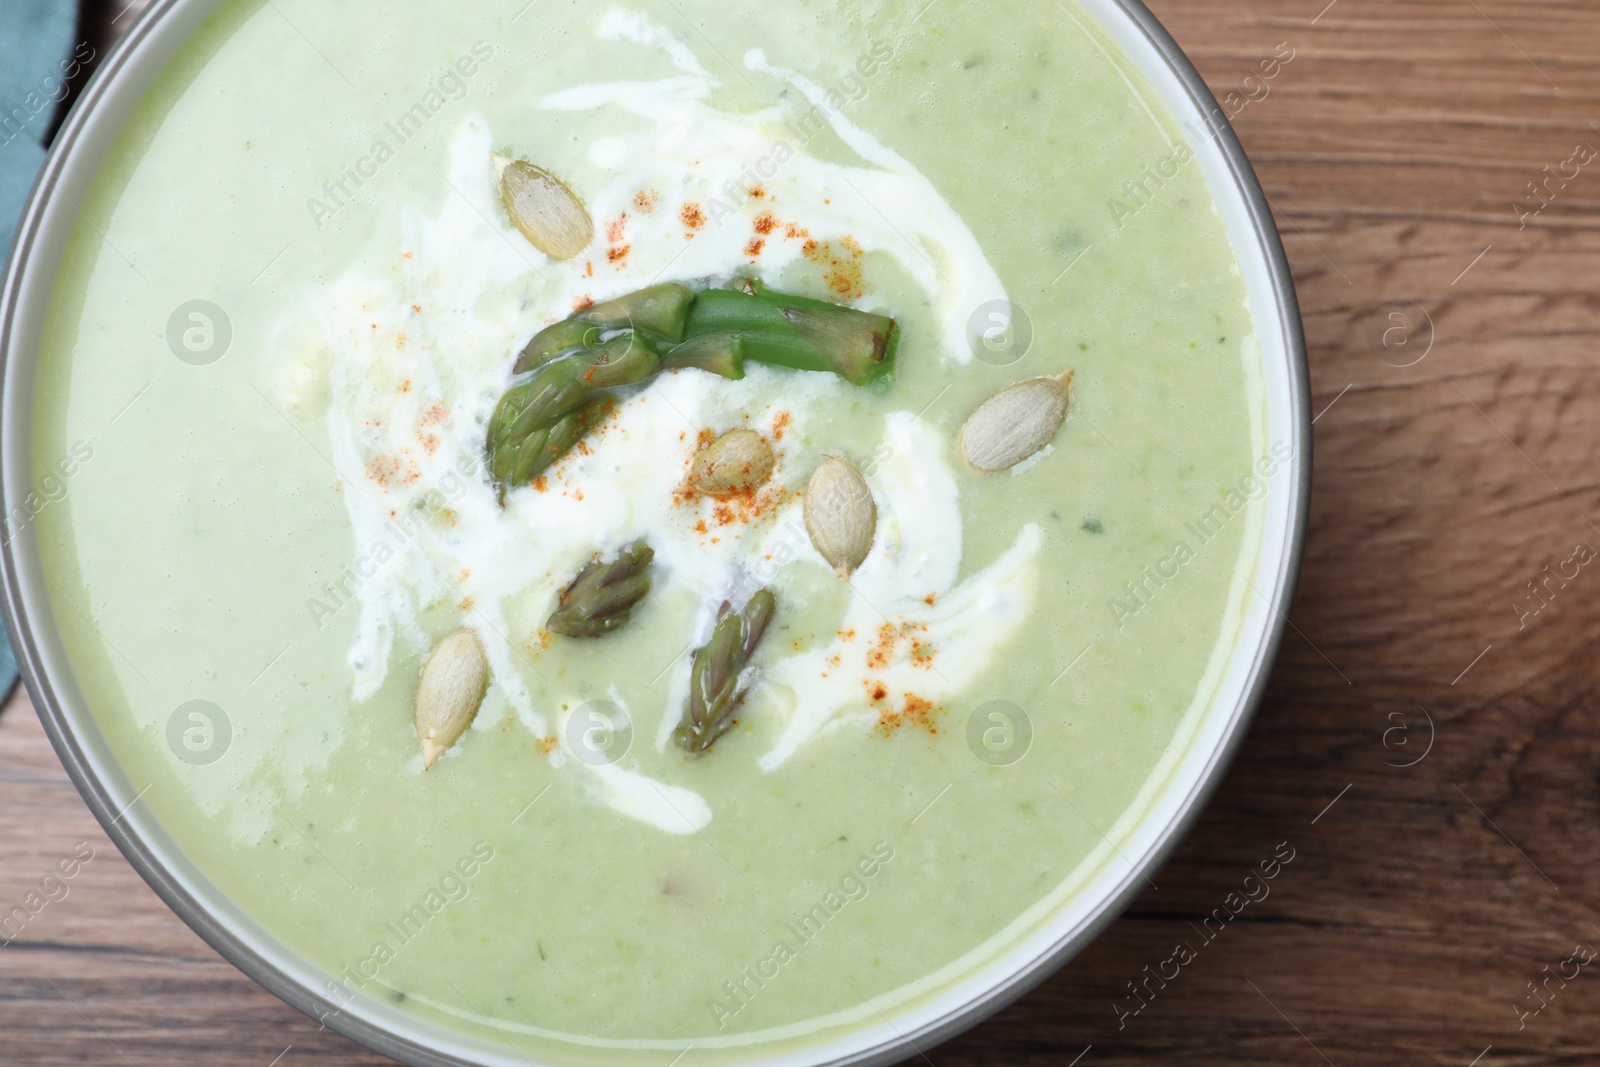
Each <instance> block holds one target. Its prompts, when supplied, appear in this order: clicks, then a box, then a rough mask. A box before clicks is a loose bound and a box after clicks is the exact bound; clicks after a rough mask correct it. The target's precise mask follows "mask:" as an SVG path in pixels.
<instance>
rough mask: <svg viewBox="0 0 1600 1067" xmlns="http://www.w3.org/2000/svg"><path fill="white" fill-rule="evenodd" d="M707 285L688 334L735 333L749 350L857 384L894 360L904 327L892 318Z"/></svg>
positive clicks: (760, 359)
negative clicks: (900, 328) (710, 287)
mask: <svg viewBox="0 0 1600 1067" xmlns="http://www.w3.org/2000/svg"><path fill="white" fill-rule="evenodd" d="M751 288H754V289H755V292H753V293H752V292H745V291H743V290H738V289H708V290H706V291H705V292H703V293H701V294H700V295H699V297H698V298H696V300H695V302H694V306H693V307H692V308H690V309H689V322H688V326H687V329H686V336H687V337H689V338H697V337H710V336H723V335H732V336H736V337H740V338H742V339H743V340H744V356H745V358H746V359H753V360H755V361H756V362H757V363H772V364H775V365H777V366H780V367H792V368H794V369H795V370H809V371H831V372H832V373H834V374H837V375H838V376H839V377H841V378H843V379H844V380H845V381H847V382H849V383H851V384H852V385H866V384H867V383H868V382H872V381H876V380H877V379H878V378H881V377H883V375H884V374H886V373H887V372H888V371H889V369H890V368H891V367H892V366H893V365H894V350H895V347H896V342H897V341H898V339H899V338H898V335H899V330H898V328H897V326H896V323H895V321H894V320H893V319H891V318H887V317H886V316H883V315H870V314H868V313H867V312H865V311H856V310H854V309H852V308H845V307H839V306H837V305H834V304H829V303H825V302H824V301H821V300H810V299H808V298H806V297H796V296H785V295H783V294H782V293H773V292H770V291H767V290H764V289H761V288H759V287H757V286H752V287H751Z"/></svg>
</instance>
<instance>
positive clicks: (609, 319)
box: [512, 282, 694, 374]
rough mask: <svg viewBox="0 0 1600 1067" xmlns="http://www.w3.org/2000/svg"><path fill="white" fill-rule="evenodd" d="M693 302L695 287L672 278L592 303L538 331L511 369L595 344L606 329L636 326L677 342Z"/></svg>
mask: <svg viewBox="0 0 1600 1067" xmlns="http://www.w3.org/2000/svg"><path fill="white" fill-rule="evenodd" d="M693 302H694V290H692V289H690V288H689V287H688V286H687V285H678V284H675V283H671V282H669V283H668V284H666V285H652V286H651V287H650V288H648V289H640V290H639V291H638V292H636V293H629V294H628V295H627V296H619V297H618V298H617V299H615V300H607V301H604V302H603V303H599V304H593V305H591V306H589V307H587V308H585V309H584V310H582V311H580V312H578V313H577V314H576V315H573V316H572V317H571V318H569V319H564V320H562V321H561V322H558V323H556V324H555V325H554V326H547V327H545V328H544V329H543V330H540V331H539V332H538V333H537V334H535V335H534V338H533V340H531V341H529V342H528V345H527V347H526V348H524V349H523V350H522V354H521V355H520V356H518V357H517V363H516V366H515V367H513V368H512V373H513V374H522V373H523V372H525V371H530V370H532V369H534V368H535V367H537V366H539V365H540V364H543V363H548V362H550V361H551V360H553V359H557V358H559V357H561V356H563V355H566V354H569V353H571V352H572V351H573V350H575V349H581V348H594V347H596V346H597V345H598V344H599V339H600V336H601V333H602V331H603V330H633V331H636V332H643V333H644V334H645V335H646V336H647V337H652V336H653V337H654V338H656V339H658V343H662V342H664V343H666V344H668V345H671V344H676V343H677V342H679V341H682V340H683V330H684V324H685V320H686V319H687V318H688V315H689V305H690V304H692V303H693Z"/></svg>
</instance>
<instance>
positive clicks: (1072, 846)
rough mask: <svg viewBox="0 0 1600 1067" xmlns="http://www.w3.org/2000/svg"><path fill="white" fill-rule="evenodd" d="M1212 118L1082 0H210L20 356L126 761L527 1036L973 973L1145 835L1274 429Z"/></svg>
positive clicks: (845, 1022)
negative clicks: (1165, 86) (1133, 836)
mask: <svg viewBox="0 0 1600 1067" xmlns="http://www.w3.org/2000/svg"><path fill="white" fill-rule="evenodd" d="M1192 136H1193V135H1192V134H1191V132H1189V131H1185V130H1183V129H1181V128H1180V127H1179V126H1178V124H1177V123H1176V122H1174V121H1172V120H1171V118H1170V117H1169V116H1168V115H1167V114H1166V113H1165V112H1164V111H1163V110H1162V107H1161V105H1160V103H1159V101H1158V100H1157V98H1156V97H1155V95H1154V93H1153V91H1152V90H1151V89H1150V88H1149V87H1148V85H1147V84H1146V83H1145V82H1144V81H1143V80H1142V79H1141V77H1140V76H1139V75H1138V74H1137V73H1136V72H1135V71H1134V70H1133V69H1132V68H1131V66H1130V65H1129V64H1128V63H1127V62H1126V60H1124V59H1123V58H1121V57H1120V56H1119V55H1118V54H1117V53H1116V52H1115V50H1114V49H1113V48H1111V46H1110V45H1109V44H1108V43H1107V41H1106V40H1105V39H1104V38H1103V37H1102V36H1101V35H1100V33H1099V31H1098V30H1096V29H1095V28H1094V27H1093V25H1092V23H1091V22H1090V21H1089V19H1088V17H1087V16H1085V15H1082V14H1081V13H1078V12H1076V11H1074V10H1069V9H1067V8H1064V7H1061V6H1059V5H1056V4H1033V3H1025V2H1008V3H993V4H987V5H972V4H948V3H947V4H934V5H924V4H923V3H921V2H905V3H902V2H899V0H883V2H877V3H874V2H866V3H852V4H843V3H836V2H833V0H820V2H817V0H807V2H801V0H784V2H782V3H772V4H763V5H759V6H755V5H749V6H733V7H730V6H728V5H712V4H706V3H700V2H698V0H694V2H680V3H674V2H672V0H629V2H628V3H627V4H625V5H624V6H617V7H606V6H603V5H602V6H597V5H590V4H573V3H556V2H553V0H534V2H533V3H531V4H526V5H525V0H509V2H506V3H500V2H493V3H488V4H481V5H460V4H449V5H447V4H442V3H433V2H429V0H416V2H413V3H411V4H408V5H404V11H403V13H402V15H401V17H399V18H396V17H395V10H394V8H393V5H381V4H378V3H376V2H374V0H350V2H346V3H340V4H319V3H312V2H310V0H276V2H274V3H270V4H266V5H263V4H260V3H256V2H243V0H241V2H225V3H221V4H219V5H217V6H216V8H215V9H214V11H213V12H212V13H211V14H210V15H209V17H208V19H207V20H206V21H205V22H204V23H203V24H202V26H201V27H200V29H199V31H198V32H197V33H196V34H195V35H194V36H193V37H192V38H191V39H190V40H189V41H188V42H187V43H186V44H185V45H184V46H183V47H182V48H181V50H180V51H179V52H178V54H177V56H176V58H175V60H174V61H173V62H172V63H171V65H170V66H169V67H168V68H167V69H166V71H165V72H164V73H163V74H162V76H161V77H160V79H159V80H158V81H157V83H156V84H155V86H154V88H153V89H152V90H151V91H150V92H149V93H148V94H147V95H146V97H145V98H144V99H143V101H142V102H141V103H140V105H139V106H138V108H137V109H136V111H135V112H134V114H133V117H132V119H131V120H130V121H129V122H128V124H127V125H126V127H125V129H124V130H123V132H122V133H121V135H120V137H119V139H118V140H117V141H116V142H115V144H114V146H113V148H112V150H111V153H110V156H109V158H108V160H107V162H106V164H105V165H104V167H103V170H102V172H101V175H100V178H99V180H98V183H97V185H96V187H95V188H94V189H93V192H92V195H90V196H89V197H87V198H86V199H85V200H84V201H83V202H82V204H81V205H80V206H81V211H82V223H81V225H80V226H79V227H78V229H77V231H76V233H75V235H74V237H73V239H72V241H71V244H70V247H69V250H68V254H67V256H66V259H65V263H64V266H63V267H62V269H61V271H60V275H59V279H58V282H57V285H56V289H55V294H54V298H53V304H52V308H51V312H50V317H49V321H48V325H47V330H46V336H45V341H44V345H43V350H42V353H41V357H40V367H39V373H38V379H37V387H36V389H37V394H36V410H37V413H38V414H37V425H36V429H35V432H34V437H33V447H34V456H35V468H36V470H37V473H38V477H39V479H40V484H41V486H42V487H43V488H41V493H40V499H39V504H40V506H39V507H38V508H37V509H36V512H37V514H36V515H35V516H33V517H32V518H31V530H32V535H34V536H36V537H37V539H38V544H39V548H40V551H41V553H42V556H43V561H44V565H45V568H46V571H47V573H48V575H49V578H50V588H51V590H52V603H53V606H54V613H55V614H54V624H55V626H56V627H57V628H58V629H59V632H60V635H61V638H62V641H63V643H64V646H65V648H66V649H67V651H68V654H69V657H70V660H71V664H72V668H73V670H74V672H75V674H76V678H77V680H78V683H79V685H80V687H81V690H82V692H83V694H84V695H85V697H86V699H87V702H88V703H89V705H90V706H91V707H92V711H93V715H94V716H95V720H96V722H97V724H98V726H99V728H100V729H101V730H103V732H104V734H105V736H106V737H107V738H108V740H109V744H110V746H111V748H112V750H113V751H114V752H115V754H116V757H117V759H118V760H119V761H120V764H121V767H122V769H123V772H124V773H125V775H126V778H127V780H128V782H129V783H130V785H131V787H132V789H133V790H136V791H141V792H139V800H138V804H139V805H140V811H141V812H144V813H147V814H148V815H149V816H150V817H152V818H154V819H156V820H157V821H159V823H160V825H161V826H162V827H163V828H164V830H165V831H166V832H167V833H168V834H170V836H171V837H172V838H173V839H174V840H175V841H176V842H177V843H178V844H179V846H181V848H182V849H183V851H184V852H185V854H186V855H187V856H188V857H189V859H190V860H191V861H192V863H193V865H194V868H195V870H196V872H197V874H198V876H199V877H200V878H202V879H203V880H205V881H206V882H209V883H210V884H212V885H214V886H215V887H216V888H217V890H218V891H219V892H220V893H222V894H224V895H225V896H226V897H227V898H229V899H230V900H231V901H233V902H235V903H236V904H237V907H238V908H239V909H240V910H241V911H242V912H243V913H245V914H246V915H247V916H248V917H249V919H250V920H251V921H252V922H253V923H254V924H256V925H257V926H258V927H259V928H260V930H261V931H262V932H263V935H262V936H264V937H267V938H269V939H271V940H274V941H276V942H279V943H281V944H282V945H283V946H285V947H286V948H287V949H288V950H289V951H291V952H293V953H295V954H297V955H298V956H301V957H303V958H304V959H306V960H308V961H309V962H310V964H312V965H313V966H315V967H316V968H317V969H318V970H319V972H320V978H319V992H320V993H321V995H322V996H323V997H324V998H325V999H326V1000H327V1003H328V1007H327V1009H326V1012H325V1017H326V1018H327V1019H329V1020H330V1021H332V1022H334V1023H336V1024H337V1022H338V1021H339V1019H340V1018H341V1017H343V1016H346V1015H349V1016H355V1015H364V1016H366V1017H369V1018H373V1017H389V1018H392V1017H395V1016H396V1015H398V1016H400V1017H402V1018H404V1019H408V1020H410V1021H411V1022H410V1024H409V1025H415V1026H418V1027H421V1028H422V1031H421V1032H432V1033H435V1034H440V1035H443V1034H454V1035H457V1037H459V1038H460V1039H462V1040H466V1041H469V1042H478V1046H477V1047H479V1048H481V1049H484V1050H487V1051H484V1052H483V1053H482V1055H484V1056H487V1057H493V1056H500V1057H502V1058H506V1059H508V1060H509V1059H516V1060H519V1061H520V1059H521V1058H522V1057H527V1058H528V1059H530V1060H531V1061H534V1062H562V1063H567V1062H571V1063H579V1062H595V1063H599V1062H606V1063H619V1062H627V1063H635V1062H636V1063H640V1064H659V1063H664V1062H666V1061H667V1060H669V1059H671V1058H672V1056H673V1055H676V1054H678V1053H680V1052H683V1050H685V1049H687V1050H688V1051H687V1052H683V1055H684V1058H683V1059H682V1060H681V1061H678V1062H682V1063H684V1064H697V1063H722V1062H730V1061H733V1060H738V1059H748V1058H749V1057H751V1056H752V1055H755V1054H757V1053H759V1054H763V1055H764V1054H773V1053H776V1052H779V1051H783V1050H790V1049H794V1048H797V1047H801V1046H804V1045H809V1044H813V1043H817V1042H821V1041H826V1040H835V1039H839V1038H841V1037H844V1036H847V1035H849V1034H851V1033H855V1032H859V1031H861V1030H863V1029H865V1028H867V1027H870V1026H875V1025H879V1024H880V1023H881V1022H882V1021H883V1020H884V1019H894V1018H896V1017H899V1016H901V1015H902V1014H904V1013H906V1012H909V1011H912V1010H914V1009H915V1008H916V1007H917V1006H918V1005H924V1004H927V1003H928V1002H929V1001H930V998H934V997H936V996H938V995H939V994H940V993H941V992H942V991H946V990H948V989H950V988H951V987H952V985H953V984H954V983H957V982H959V981H960V980H962V979H963V978H965V977H968V976H970V975H972V974H974V973H975V972H976V971H977V970H978V969H980V968H981V967H983V966H984V965H985V963H986V962H989V961H992V960H994V959H995V958H997V956H998V955H999V954H1000V953H1002V952H1004V951H1006V950H1007V949H1009V948H1011V947H1013V946H1016V945H1017V944H1018V943H1019V942H1021V941H1022V940H1023V939H1025V938H1026V937H1027V936H1028V935H1029V933H1030V931H1034V930H1037V929H1038V928H1039V927H1040V925H1041V924H1043V923H1045V922H1047V921H1048V920H1049V919H1050V918H1051V917H1052V916H1055V915H1058V914H1060V913H1061V911H1062V909H1064V908H1069V907H1070V906H1071V905H1072V904H1073V902H1074V901H1075V900H1077V899H1078V894H1079V893H1080V892H1081V890H1082V888H1083V887H1084V886H1085V885H1086V883H1087V882H1088V881H1089V880H1090V879H1092V878H1094V877H1096V875H1097V873H1098V872H1101V871H1103V870H1105V869H1108V868H1109V869H1119V868H1120V869H1123V870H1125V869H1126V862H1127V861H1126V860H1125V859H1124V858H1122V856H1121V855H1120V854H1119V852H1118V848H1117V845H1118V842H1119V841H1122V840H1125V839H1126V837H1127V835H1128V834H1130V833H1131V832H1132V831H1133V829H1134V828H1136V827H1137V826H1138V825H1139V823H1140V820H1141V818H1142V815H1143V813H1144V812H1145V811H1147V810H1148V809H1149V808H1150V806H1151V805H1152V804H1153V803H1154V801H1155V798H1156V797H1157V796H1158V795H1159V794H1160V793H1161V791H1162V789H1163V788H1164V787H1165V783H1166V776H1167V775H1168V774H1169V773H1170V768H1171V765H1172V761H1173V760H1174V759H1175V758H1176V757H1177V756H1178V755H1179V754H1181V753H1182V752H1183V751H1185V749H1186V746H1188V745H1189V744H1190V741H1191V739H1192V737H1193V734H1194V731H1195V729H1196V724H1197V722H1198V721H1199V719H1200V717H1201V716H1202V715H1203V714H1204V712H1205V708H1206V705H1207V702H1208V700H1209V699H1210V698H1211V696H1212V695H1213V692H1214V689H1215V686H1216V677H1217V667H1216V664H1217V663H1219V662H1224V661H1225V660H1226V659H1227V658H1228V657H1229V655H1230V654H1231V650H1232V648H1233V646H1234V643H1235V641H1236V640H1237V639H1238V636H1239V635H1238V629H1239V625H1240V624H1239V618H1240V604H1241V600H1242V597H1243V596H1244V595H1245V594H1243V593H1241V589H1245V588H1246V583H1245V582H1244V580H1243V577H1242V573H1241V572H1242V569H1243V564H1242V562H1241V561H1243V560H1246V559H1248V558H1253V554H1254V553H1255V551H1256V546H1257V543H1258V541H1259V538H1260V529H1261V521H1262V520H1261V507H1262V506H1261V504H1260V499H1261V496H1262V494H1263V493H1264V492H1265V491H1266V487H1267V484H1268V482H1269V481H1270V479H1272V478H1273V477H1274V476H1275V475H1276V474H1277V472H1278V471H1279V470H1280V469H1281V468H1282V466H1283V463H1284V461H1285V459H1286V457H1287V451H1286V449H1285V448H1284V447H1283V446H1282V445H1281V444H1280V445H1277V446H1276V447H1274V446H1273V445H1272V443H1271V442H1269V441H1267V440H1266V439H1265V435H1264V432H1263V431H1262V429H1261V425H1262V414H1261V411H1262V404H1263V401H1262V389H1261V386H1260V367H1259V364H1260V355H1259V352H1258V349H1257V346H1256V341H1255V335H1254V330H1255V327H1254V324H1253V322H1252V319H1251V315H1250V311H1249V309H1248V308H1247V306H1246V302H1245V295H1244V286H1243V282H1242V280H1241V276H1240V272H1239V270H1238V268H1237V266H1236V264H1235V262H1234V259H1233V255H1232V252H1231V249H1230V245H1229V243H1228V241H1227V238H1226V236H1225V233H1224V229H1223V225H1222V220H1221V217H1220V215H1219V213H1218V211H1217V209H1216V206H1215V204H1214V202H1213V200H1212V199H1211V196H1210V194H1209V192H1208V190H1207V187H1206V185H1205V182H1204V180H1203V178H1202V175H1201V174H1200V172H1199V166H1198V163H1196V162H1195V161H1194V159H1195V155H1194V153H1195V145H1194V144H1193V142H1192ZM384 1013H387V1015H384ZM431 1027H437V1028H440V1029H435V1030H429V1029H428V1028H431ZM439 1040H441V1041H442V1040H445V1038H444V1037H443V1036H440V1038H439Z"/></svg>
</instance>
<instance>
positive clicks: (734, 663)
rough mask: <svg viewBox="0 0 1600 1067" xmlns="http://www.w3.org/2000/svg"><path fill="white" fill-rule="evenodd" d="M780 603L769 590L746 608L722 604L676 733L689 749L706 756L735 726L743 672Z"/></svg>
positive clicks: (692, 673)
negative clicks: (740, 676) (735, 713)
mask: <svg viewBox="0 0 1600 1067" xmlns="http://www.w3.org/2000/svg"><path fill="white" fill-rule="evenodd" d="M777 606H778V601H777V598H776V597H774V596H773V595H772V592H771V590H768V589H763V590H761V591H760V592H758V593H756V595H755V596H753V597H751V598H750V602H749V603H748V604H746V605H745V606H744V608H743V610H741V611H737V612H735V611H733V606H732V605H731V604H726V603H725V604H723V605H722V609H721V610H720V611H719V612H718V613H717V619H718V622H717V626H716V629H714V630H712V631H711V640H710V641H708V642H706V644H705V646H704V647H702V648H700V649H699V650H697V651H696V652H695V654H694V663H693V665H692V666H691V667H690V669H689V705H688V707H687V708H686V709H685V711H684V715H683V721H682V722H680V723H679V724H678V726H677V728H676V729H675V730H673V732H672V739H673V740H674V741H675V742H677V745H678V747H679V748H681V749H683V750H684V751H685V752H687V753H689V754H690V755H692V756H698V755H701V754H702V753H704V752H705V751H706V750H708V749H709V748H710V747H711V746H712V745H713V744H715V743H716V740H717V738H719V737H721V736H722V735H723V734H725V733H727V732H728V728H729V727H730V726H732V725H733V713H734V711H735V709H736V708H737V706H738V701H739V698H740V697H741V696H743V695H744V694H743V693H741V692H740V691H739V688H738V686H739V675H740V674H741V673H742V672H743V671H744V669H745V667H746V666H747V665H748V664H749V662H750V657H751V656H752V655H754V654H755V650H756V646H757V645H759V644H760V643H761V637H762V635H763V634H765V633H766V632H767V624H768V623H769V622H771V621H772V613H773V611H774V610H776V608H777Z"/></svg>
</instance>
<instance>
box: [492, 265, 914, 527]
mask: <svg viewBox="0 0 1600 1067" xmlns="http://www.w3.org/2000/svg"><path fill="white" fill-rule="evenodd" d="M898 340H899V326H898V325H897V324H896V322H895V320H894V319H892V318H888V317H887V316H884V315H872V314H868V313H867V312H864V311H856V310H853V309H851V308H845V307H839V306H837V305H835V304H830V303H828V302H826V301H823V300H812V299H810V298H808V297H800V296H789V295H786V294H783V293H774V292H771V291H770V290H768V289H766V288H764V287H763V286H762V285H761V284H760V283H759V282H756V281H746V282H744V283H743V284H742V285H741V287H740V288H738V289H708V290H705V291H703V292H699V293H697V292H695V291H694V290H693V289H690V288H689V287H688V286H685V285H678V284H676V283H668V284H665V285H654V286H651V287H650V288H648V289H641V290H639V291H638V292H636V293H630V294H629V295H627V296H623V297H618V298H617V299H615V300H607V301H605V302H603V303H600V304H594V305H592V306H590V307H588V308H585V309H584V310H583V311H580V312H578V313H577V314H575V315H573V316H572V317H571V318H569V319H566V320H565V321H563V322H558V323H556V324H554V325H552V326H549V327H546V328H545V329H543V330H541V331H540V332H539V333H538V334H537V335H536V336H535V337H534V338H533V340H531V341H529V342H528V344H527V346H526V347H525V348H524V349H523V350H522V353H521V355H520V356H518V358H517V362H516V365H515V367H514V373H515V377H514V378H513V379H512V385H511V388H510V389H509V390H508V391H507V392H506V394H505V395H504V396H503V397H501V399H500V403H499V405H498V406H497V407H496V408H495V412H494V415H493V417H492V418H490V420H489V433H488V441H487V443H486V451H487V454H488V462H489V472H490V476H491V477H492V479H493V481H494V484H495V487H496V489H497V490H498V492H499V494H500V497H501V500H502V501H504V499H505V493H506V491H507V490H509V489H511V488H512V487H514V486H519V485H527V484H528V483H529V482H531V481H533V480H534V479H535V478H537V477H538V476H539V474H540V473H541V472H542V471H544V470H546V469H548V468H549V467H550V466H551V465H552V464H554V463H555V462H556V461H558V460H559V459H560V458H561V457H562V456H563V455H565V454H566V453H567V452H568V451H569V450H570V449H571V448H572V447H573V446H574V445H575V444H576V443H577V442H578V440H579V439H580V438H581V437H582V436H583V434H584V432H586V430H588V429H591V428H592V427H593V425H594V424H595V422H596V421H598V418H599V417H600V416H601V415H603V414H604V411H605V410H606V407H607V406H609V404H610V403H612V402H613V401H612V399H611V397H610V396H609V394H612V393H614V392H615V391H616V390H618V389H622V388H624V387H626V386H630V385H636V384H638V383H640V382H643V381H646V380H648V379H649V378H651V377H652V376H654V375H655V374H656V373H657V372H659V371H661V370H677V369H694V370H703V371H707V372H709V373H712V374H717V375H721V376H722V377H724V378H729V379H733V380H737V379H739V378H743V377H744V365H745V361H746V360H755V361H757V362H759V363H770V364H773V365H775V366H783V367H790V368H793V369H795V370H805V371H820V372H826V373H832V374H837V375H839V376H840V377H841V378H843V379H845V380H846V381H848V382H851V383H853V384H856V385H865V384H868V383H870V382H873V381H876V380H878V379H879V378H882V377H883V376H884V375H885V374H887V373H889V371H890V369H891V368H892V367H893V366H894V356H895V348H896V346H897V343H898ZM601 398H605V399H606V403H605V404H604V405H602V404H600V403H599V401H600V399H601Z"/></svg>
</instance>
